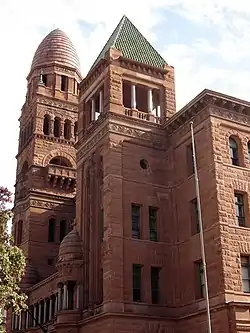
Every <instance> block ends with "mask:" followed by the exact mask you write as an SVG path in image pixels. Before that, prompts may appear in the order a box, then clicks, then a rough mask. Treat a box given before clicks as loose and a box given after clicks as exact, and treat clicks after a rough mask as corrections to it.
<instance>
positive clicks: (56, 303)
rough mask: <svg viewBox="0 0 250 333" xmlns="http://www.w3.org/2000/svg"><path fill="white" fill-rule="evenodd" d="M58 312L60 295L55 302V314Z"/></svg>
mask: <svg viewBox="0 0 250 333" xmlns="http://www.w3.org/2000/svg"><path fill="white" fill-rule="evenodd" d="M57 311H58V295H56V300H55V314H56V313H57Z"/></svg>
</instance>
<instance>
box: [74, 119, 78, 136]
mask: <svg viewBox="0 0 250 333" xmlns="http://www.w3.org/2000/svg"><path fill="white" fill-rule="evenodd" d="M77 135H78V122H77V121H76V122H75V126H74V138H75V140H77Z"/></svg>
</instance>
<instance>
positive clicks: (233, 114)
mask: <svg viewBox="0 0 250 333" xmlns="http://www.w3.org/2000/svg"><path fill="white" fill-rule="evenodd" d="M207 106H209V107H210V110H212V111H211V114H214V115H217V116H221V117H226V118H228V119H231V120H235V119H236V118H237V117H238V119H243V120H244V121H245V122H248V120H247V119H248V117H249V116H250V103H249V102H247V101H243V100H240V99H237V98H235V97H232V96H227V95H224V94H221V93H218V92H215V91H211V90H207V89H206V90H203V91H202V92H201V93H200V94H199V95H197V96H196V97H195V98H194V99H193V100H192V101H190V102H189V103H188V104H187V105H186V106H184V107H183V108H182V109H181V110H180V111H178V112H177V113H176V114H175V115H174V116H172V117H171V118H169V120H168V121H167V122H166V123H165V125H164V127H165V128H166V129H167V133H168V135H170V134H172V133H173V132H175V131H176V130H177V129H178V128H179V127H181V126H182V125H183V124H185V123H186V122H187V121H188V120H191V119H192V118H193V117H194V116H195V115H197V114H198V113H199V112H200V111H202V110H203V109H205V108H206V107H207ZM211 107H212V108H211ZM219 110H220V111H219ZM237 115H238V116H237ZM244 117H245V118H244ZM240 121H241V120H240Z"/></svg>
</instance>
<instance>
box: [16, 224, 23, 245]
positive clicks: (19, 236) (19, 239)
mask: <svg viewBox="0 0 250 333" xmlns="http://www.w3.org/2000/svg"><path fill="white" fill-rule="evenodd" d="M22 239H23V221H22V220H19V221H18V222H17V233H16V245H17V246H19V245H20V244H21V243H22Z"/></svg>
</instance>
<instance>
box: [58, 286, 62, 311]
mask: <svg viewBox="0 0 250 333" xmlns="http://www.w3.org/2000/svg"><path fill="white" fill-rule="evenodd" d="M61 308H62V288H61V287H59V288H58V296H57V309H58V311H60V310H61Z"/></svg>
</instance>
